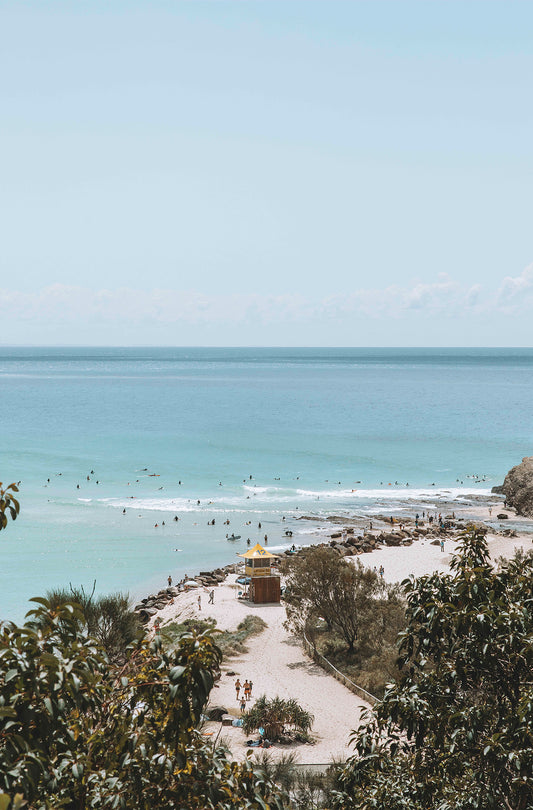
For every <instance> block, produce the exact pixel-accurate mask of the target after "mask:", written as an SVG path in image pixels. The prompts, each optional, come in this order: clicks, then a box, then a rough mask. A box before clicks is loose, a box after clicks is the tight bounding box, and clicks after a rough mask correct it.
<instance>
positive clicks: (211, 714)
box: [205, 706, 228, 720]
mask: <svg viewBox="0 0 533 810" xmlns="http://www.w3.org/2000/svg"><path fill="white" fill-rule="evenodd" d="M227 713H228V710H227V709H225V708H224V707H223V706H211V707H210V708H209V709H206V711H205V716H206V717H207V719H208V720H222V716H223V715H224V714H227Z"/></svg>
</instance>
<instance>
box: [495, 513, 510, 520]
mask: <svg viewBox="0 0 533 810" xmlns="http://www.w3.org/2000/svg"><path fill="white" fill-rule="evenodd" d="M496 517H497V518H498V520H509V515H506V514H505V512H500V513H499V515H496Z"/></svg>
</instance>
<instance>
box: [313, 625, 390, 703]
mask: <svg viewBox="0 0 533 810" xmlns="http://www.w3.org/2000/svg"><path fill="white" fill-rule="evenodd" d="M303 643H304V648H305V650H306V652H307V654H308V655H309V656H310V657H311V658H312V659H313V661H315V662H316V663H317V664H318V665H319V666H321V667H322V669H325V670H326V672H329V673H330V674H331V675H333V677H334V678H336V679H337V680H338V681H340V682H341V683H342V684H344V686H346V688H347V689H349V690H350V691H351V692H353V693H354V694H356V695H357V696H358V697H360V698H361V700H365V701H366V702H367V703H369V704H370V705H371V706H373V705H374V703H376V702H377V700H378V698H377V697H376V696H375V695H371V694H370V692H367V691H366V689H363V687H362V686H358V685H357V684H356V683H354V682H353V681H351V680H350V678H348V677H347V676H346V675H343V674H342V672H339V670H338V669H337V668H336V667H334V666H333V664H332V663H331V661H328V659H327V658H324V656H323V655H321V654H320V653H319V652H318V650H317V648H316V647H315V646H314V644H311V642H310V641H309V639H308V638H307V636H306V635H305V630H304V631H303Z"/></svg>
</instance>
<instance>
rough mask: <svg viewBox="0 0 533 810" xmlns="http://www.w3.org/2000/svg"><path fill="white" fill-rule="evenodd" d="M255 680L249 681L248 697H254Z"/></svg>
mask: <svg viewBox="0 0 533 810" xmlns="http://www.w3.org/2000/svg"><path fill="white" fill-rule="evenodd" d="M253 687H254V684H253V681H248V699H250V698H251V697H252V689H253Z"/></svg>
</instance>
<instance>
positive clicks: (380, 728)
mask: <svg viewBox="0 0 533 810" xmlns="http://www.w3.org/2000/svg"><path fill="white" fill-rule="evenodd" d="M532 577H533V560H532V558H531V556H530V555H528V556H522V557H521V558H516V559H515V560H513V561H511V562H509V563H507V564H505V565H503V566H500V568H498V569H495V568H493V567H492V566H491V564H490V562H489V555H488V548H487V544H486V542H485V538H484V532H483V531H481V530H478V529H475V528H472V529H471V530H470V531H469V532H468V533H467V534H466V536H465V537H464V539H463V541H462V544H461V546H460V548H459V550H458V554H457V556H455V557H454V559H453V562H452V572H451V573H450V574H447V575H443V574H434V575H431V576H425V577H421V578H419V579H411V580H407V581H406V582H405V583H404V588H405V591H406V596H407V605H408V606H407V619H408V626H407V629H406V631H405V632H404V633H403V634H402V636H401V641H400V667H401V673H402V674H401V677H400V678H399V680H398V681H397V682H396V683H393V684H391V685H390V686H389V688H388V690H387V692H386V693H385V696H384V699H383V700H382V701H381V702H380V703H378V704H377V705H376V706H375V707H374V712H373V714H372V716H371V719H370V720H369V722H368V723H367V724H366V725H365V726H364V727H363V728H361V729H359V730H358V731H357V732H356V734H355V736H354V742H355V747H356V752H357V753H356V755H355V756H354V757H353V758H352V760H351V761H350V763H349V766H348V767H347V768H346V769H345V771H344V772H343V775H342V777H341V780H340V783H339V787H340V791H339V793H338V794H337V800H336V804H335V806H336V807H337V808H340V807H343V808H344V807H348V808H358V810H368V809H369V808H387V810H432V809H433V808H434V810H437V808H438V809H439V810H448V808H449V809H450V810H452V808H453V809H454V810H463V808H464V810H467V808H468V810H496V808H498V810H500V809H501V808H509V810H511V808H512V810H526V808H530V807H533V642H532V639H533V594H532V586H531V583H532Z"/></svg>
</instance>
